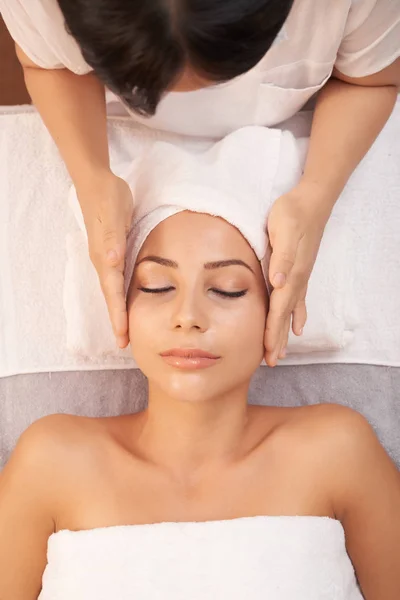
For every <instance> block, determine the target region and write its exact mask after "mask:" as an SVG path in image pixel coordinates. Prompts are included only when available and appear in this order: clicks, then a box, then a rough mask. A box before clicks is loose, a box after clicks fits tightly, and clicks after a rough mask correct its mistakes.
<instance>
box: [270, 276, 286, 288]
mask: <svg viewBox="0 0 400 600" xmlns="http://www.w3.org/2000/svg"><path fill="white" fill-rule="evenodd" d="M285 283H286V275H285V274H284V273H277V274H276V275H275V277H274V280H273V282H272V285H273V286H274V287H283V286H284V285H285Z"/></svg>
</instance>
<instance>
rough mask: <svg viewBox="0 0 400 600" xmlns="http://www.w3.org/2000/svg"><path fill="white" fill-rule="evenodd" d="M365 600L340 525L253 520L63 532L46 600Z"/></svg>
mask: <svg viewBox="0 0 400 600" xmlns="http://www.w3.org/2000/svg"><path fill="white" fill-rule="evenodd" d="M72 598H73V599H74V600H111V599H114V598H115V599H118V600H131V599H132V598H135V600H167V599H168V600H172V599H173V600H189V599H190V600H211V599H216V598H218V599H225V598H227V599H228V598H229V600H247V599H249V600H265V599H266V598H268V599H269V600H294V599H296V600H339V599H340V600H362V595H361V592H360V591H359V589H358V586H357V583H356V578H355V574H354V570H353V567H352V564H351V562H350V559H349V557H348V555H347V553H346V546H345V538H344V531H343V528H342V526H341V524H340V523H339V522H338V521H334V520H332V519H325V518H318V517H251V518H244V519H233V520H231V521H214V522H212V521H211V522H210V521H209V522H205V523H160V524H154V525H136V526H135V525H134V526H130V527H129V526H128V527H109V528H104V529H95V530H91V531H78V532H71V531H61V532H59V533H56V534H54V535H52V536H51V537H50V539H49V544H48V565H47V567H46V570H45V573H44V577H43V589H42V593H41V594H40V596H39V600H71V599H72Z"/></svg>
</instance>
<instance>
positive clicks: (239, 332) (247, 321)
mask: <svg viewBox="0 0 400 600" xmlns="http://www.w3.org/2000/svg"><path fill="white" fill-rule="evenodd" d="M225 325H226V327H225V337H226V344H227V346H229V348H230V349H231V350H232V353H233V354H235V355H236V358H237V356H241V357H242V360H243V359H244V360H246V359H247V358H248V359H249V360H250V361H251V362H252V361H256V362H257V360H258V357H261V358H262V356H263V354H264V335H265V325H266V306H265V303H264V302H262V301H254V302H249V303H248V304H247V305H243V306H242V307H241V308H240V309H238V310H237V311H233V312H232V313H231V314H230V315H229V319H227V321H226V323H225ZM246 362H247V360H246Z"/></svg>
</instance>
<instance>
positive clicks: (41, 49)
mask: <svg viewBox="0 0 400 600" xmlns="http://www.w3.org/2000/svg"><path fill="white" fill-rule="evenodd" d="M0 12H1V15H2V17H3V19H4V22H5V24H6V26H7V29H8V30H9V32H10V34H11V36H12V37H13V39H14V41H15V42H16V43H17V44H18V46H20V47H21V48H22V50H23V51H24V52H25V54H26V55H27V56H28V57H29V58H30V59H31V60H32V61H33V62H34V63H36V64H37V65H38V66H39V67H42V68H44V69H62V68H67V69H69V70H71V71H73V72H74V73H77V74H85V73H88V72H89V71H90V70H91V69H90V67H89V66H88V65H87V64H86V62H85V61H84V59H83V57H82V54H81V51H80V49H79V47H78V45H77V43H76V42H75V40H74V39H73V38H72V37H71V36H70V35H69V34H68V32H67V30H66V28H65V24H64V19H63V16H62V13H61V11H60V9H59V6H58V4H57V1H56V0H0Z"/></svg>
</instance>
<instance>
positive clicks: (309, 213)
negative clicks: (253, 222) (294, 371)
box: [265, 181, 334, 367]
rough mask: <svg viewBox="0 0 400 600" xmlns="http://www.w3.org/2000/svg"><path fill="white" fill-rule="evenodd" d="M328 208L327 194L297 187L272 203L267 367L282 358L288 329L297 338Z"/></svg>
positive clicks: (304, 185) (310, 187) (313, 187)
mask: <svg viewBox="0 0 400 600" xmlns="http://www.w3.org/2000/svg"><path fill="white" fill-rule="evenodd" d="M333 204H334V201H333V200H332V198H330V197H329V191H327V190H322V189H321V188H319V187H318V186H316V185H315V184H312V183H308V182H305V181H302V182H301V183H299V185H298V186H296V187H295V188H294V189H293V190H292V191H290V192H289V193H288V194H285V195H284V196H281V197H280V198H278V200H277V201H276V202H275V204H274V206H273V207H272V209H271V212H270V214H269V217H268V225H267V229H268V235H269V239H270V244H271V247H272V255H271V262H270V268H269V279H270V282H271V284H272V286H273V288H274V289H273V292H272V294H271V298H270V308H269V313H268V317H267V326H266V332H265V360H266V362H267V364H268V365H269V366H271V367H274V366H275V365H276V364H277V362H278V359H279V358H284V357H285V354H286V346H287V343H288V337H289V331H290V327H291V326H292V329H293V333H294V334H295V335H301V334H302V332H303V328H304V325H305V323H306V320H307V310H306V293H307V285H308V280H309V278H310V275H311V272H312V269H313V267H314V263H315V259H316V258H317V254H318V250H319V246H320V243H321V239H322V235H323V232H324V229H325V225H326V223H327V221H328V219H329V215H330V212H331V208H332V206H333Z"/></svg>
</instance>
